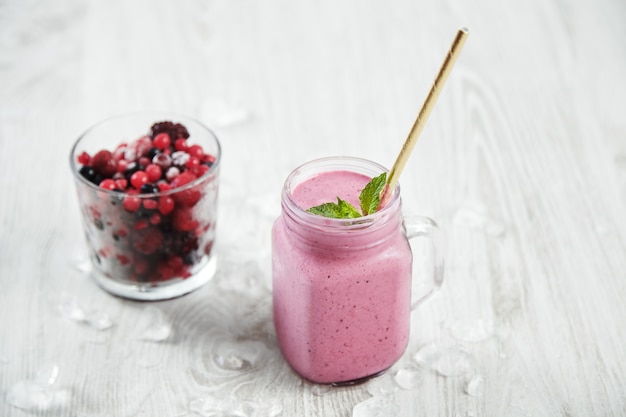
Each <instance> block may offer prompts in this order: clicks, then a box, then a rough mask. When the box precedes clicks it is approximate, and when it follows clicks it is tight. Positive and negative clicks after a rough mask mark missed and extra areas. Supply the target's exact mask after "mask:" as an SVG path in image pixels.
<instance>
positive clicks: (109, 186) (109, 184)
mask: <svg viewBox="0 0 626 417" xmlns="http://www.w3.org/2000/svg"><path fill="white" fill-rule="evenodd" d="M99 185H100V188H104V189H106V190H110V191H113V190H115V189H116V188H117V185H116V184H115V181H113V180H112V179H106V180H102V182H101V183H100V184H99Z"/></svg>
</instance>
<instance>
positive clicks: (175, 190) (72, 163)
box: [70, 111, 222, 198]
mask: <svg viewBox="0 0 626 417" xmlns="http://www.w3.org/2000/svg"><path fill="white" fill-rule="evenodd" d="M147 116H154V119H155V121H154V122H153V123H157V122H158V121H159V120H160V119H163V120H165V119H164V118H166V119H177V121H176V122H177V123H183V124H184V123H185V122H191V123H194V124H196V125H197V127H199V128H200V129H203V130H205V131H206V132H207V133H208V134H209V136H210V137H211V138H212V139H213V140H214V141H215V145H216V147H217V150H216V152H215V155H213V156H215V161H214V162H213V165H211V167H209V170H208V171H207V172H205V173H204V174H203V175H201V176H200V177H198V178H196V179H195V180H193V181H190V182H188V183H187V184H185V185H182V186H180V187H176V188H171V189H169V190H166V191H159V192H157V193H145V194H133V197H139V198H150V197H152V198H154V197H155V196H165V195H171V194H176V193H179V192H181V191H184V190H187V189H191V188H193V187H195V186H197V185H198V184H201V183H203V182H204V181H206V180H207V179H209V178H210V177H211V176H212V175H213V174H214V173H215V172H216V171H217V170H218V169H219V164H220V160H221V156H222V146H221V144H220V141H219V139H218V138H217V135H216V134H215V133H214V132H213V131H212V130H211V129H209V128H208V127H207V126H206V125H205V124H204V123H202V122H200V121H199V120H197V119H195V118H192V117H189V116H184V115H181V114H177V113H171V112H163V111H158V112H156V111H155V112H149V111H139V112H133V113H122V114H117V115H114V116H111V117H108V118H106V119H103V120H101V121H99V122H97V123H95V124H94V125H92V126H91V127H89V128H88V129H87V130H85V131H83V133H81V134H80V135H79V136H78V139H76V141H75V142H74V144H73V145H72V149H71V150H70V167H71V169H72V174H73V175H74V178H75V179H76V180H78V181H80V182H81V183H82V184H84V185H86V186H88V187H89V188H91V189H93V190H94V191H98V192H99V193H103V195H111V196H125V195H127V193H125V192H123V191H113V190H108V189H106V188H101V187H99V186H98V185H96V184H94V183H92V182H91V181H89V180H87V179H86V178H85V177H83V176H82V175H81V174H80V172H79V168H78V167H77V166H78V163H77V162H76V156H77V150H78V147H79V146H80V144H81V143H83V139H85V138H87V137H88V136H89V134H90V133H92V132H93V131H95V130H96V129H98V128H100V127H102V126H104V125H106V124H109V123H112V122H115V121H116V120H121V119H127V118H133V117H147ZM157 119H159V120H157ZM185 127H187V126H185ZM138 135H141V132H138ZM138 137H139V136H138ZM119 140H120V143H121V142H122V141H123V138H122V137H120V139H119ZM111 152H112V151H111Z"/></svg>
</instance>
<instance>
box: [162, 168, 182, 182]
mask: <svg viewBox="0 0 626 417" xmlns="http://www.w3.org/2000/svg"><path fill="white" fill-rule="evenodd" d="M179 174H180V170H179V169H178V168H176V167H170V169H168V170H167V172H166V173H165V178H167V180H168V181H170V182H171V181H174V179H175V178H176V177H178V175H179Z"/></svg>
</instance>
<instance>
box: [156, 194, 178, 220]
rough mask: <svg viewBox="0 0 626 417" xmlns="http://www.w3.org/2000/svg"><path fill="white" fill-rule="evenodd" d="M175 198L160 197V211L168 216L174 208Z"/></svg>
mask: <svg viewBox="0 0 626 417" xmlns="http://www.w3.org/2000/svg"><path fill="white" fill-rule="evenodd" d="M174 205H175V204H174V199H173V198H172V197H170V196H167V195H166V196H163V197H161V198H159V211H160V212H161V214H162V215H164V216H167V215H168V214H170V213H171V212H172V211H173V210H174Z"/></svg>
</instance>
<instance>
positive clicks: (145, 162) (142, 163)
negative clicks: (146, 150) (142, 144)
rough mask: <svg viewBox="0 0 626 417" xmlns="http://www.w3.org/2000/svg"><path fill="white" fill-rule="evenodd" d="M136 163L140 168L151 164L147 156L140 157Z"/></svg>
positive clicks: (150, 159)
mask: <svg viewBox="0 0 626 417" xmlns="http://www.w3.org/2000/svg"><path fill="white" fill-rule="evenodd" d="M137 162H139V165H140V166H142V167H147V166H148V165H150V164H151V163H152V158H148V157H147V156H142V157H141V158H139V160H138V161H137Z"/></svg>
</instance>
